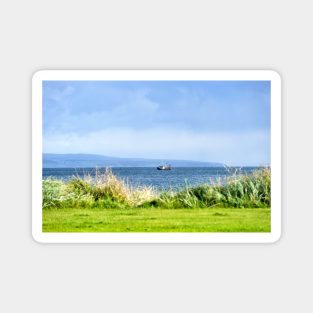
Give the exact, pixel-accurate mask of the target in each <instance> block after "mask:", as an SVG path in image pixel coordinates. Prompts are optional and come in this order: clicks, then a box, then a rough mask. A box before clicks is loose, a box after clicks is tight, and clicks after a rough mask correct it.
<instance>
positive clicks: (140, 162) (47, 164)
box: [43, 153, 224, 168]
mask: <svg viewBox="0 0 313 313" xmlns="http://www.w3.org/2000/svg"><path fill="white" fill-rule="evenodd" d="M164 162H166V163H169V164H171V165H172V166H173V167H220V166H224V164H222V163H216V162H199V161H190V160H169V159H165V160H161V159H141V158H117V157H111V156H104V155H96V154H52V153H43V167H44V168H65V167H72V168H79V167H107V166H108V167H155V166H158V165H160V164H163V163H164Z"/></svg>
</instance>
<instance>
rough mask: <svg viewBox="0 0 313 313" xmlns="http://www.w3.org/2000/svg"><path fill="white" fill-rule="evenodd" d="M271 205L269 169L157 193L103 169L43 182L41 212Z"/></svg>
mask: <svg viewBox="0 0 313 313" xmlns="http://www.w3.org/2000/svg"><path fill="white" fill-rule="evenodd" d="M270 205H271V172H270V169H269V168H265V169H261V170H257V171H255V172H254V173H253V174H249V175H248V174H237V173H235V174H234V175H232V176H230V177H228V178H227V179H226V182H223V183H221V182H219V183H214V184H211V185H209V184H204V185H200V186H196V187H190V186H188V185H186V186H185V188H184V189H183V190H181V191H176V192H175V191H173V190H170V191H167V192H163V193H159V192H157V191H156V190H155V189H154V188H153V187H151V186H141V187H133V186H131V185H130V184H128V183H127V182H126V181H124V180H122V179H119V178H117V177H116V176H115V175H114V174H113V173H112V170H111V169H109V168H107V169H106V171H105V172H104V173H101V172H99V171H97V172H96V175H95V177H91V176H90V175H86V176H84V177H83V178H81V177H73V178H72V179H71V180H69V181H68V182H63V181H59V180H53V179H46V180H44V181H43V208H49V207H56V208H58V207H65V206H66V207H103V208H130V207H162V208H203V207H216V206H218V207H235V208H262V207H270Z"/></svg>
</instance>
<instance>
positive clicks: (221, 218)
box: [43, 208, 271, 232]
mask: <svg viewBox="0 0 313 313" xmlns="http://www.w3.org/2000/svg"><path fill="white" fill-rule="evenodd" d="M270 231H271V210H270V209H269V208H251V209H250V208H201V209H195V208H193V209H188V208H183V209H163V208H128V209H117V208H114V209H98V208H82V209H80V208H50V209H44V210H43V232H270Z"/></svg>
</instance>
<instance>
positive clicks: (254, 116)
mask: <svg viewBox="0 0 313 313" xmlns="http://www.w3.org/2000/svg"><path fill="white" fill-rule="evenodd" d="M43 151H44V152H46V153H92V154H102V155H109V156H117V157H143V158H160V159H163V160H166V159H189V160H199V161H212V162H222V163H225V164H227V165H230V166H231V165H240V166H243V165H267V164H269V163H270V82H268V81H44V82H43Z"/></svg>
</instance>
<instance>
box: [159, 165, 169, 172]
mask: <svg viewBox="0 0 313 313" xmlns="http://www.w3.org/2000/svg"><path fill="white" fill-rule="evenodd" d="M157 169H158V170H159V171H170V170H171V169H172V166H171V165H170V164H167V165H160V166H158V167H157Z"/></svg>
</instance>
